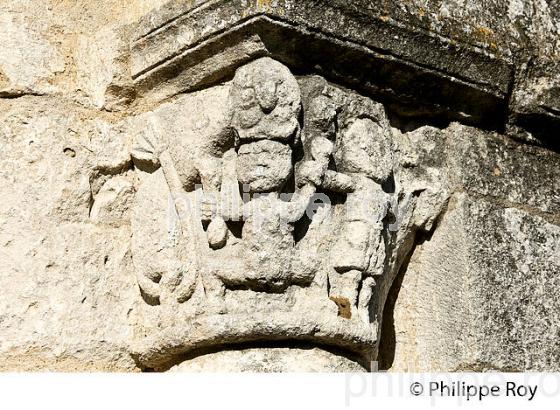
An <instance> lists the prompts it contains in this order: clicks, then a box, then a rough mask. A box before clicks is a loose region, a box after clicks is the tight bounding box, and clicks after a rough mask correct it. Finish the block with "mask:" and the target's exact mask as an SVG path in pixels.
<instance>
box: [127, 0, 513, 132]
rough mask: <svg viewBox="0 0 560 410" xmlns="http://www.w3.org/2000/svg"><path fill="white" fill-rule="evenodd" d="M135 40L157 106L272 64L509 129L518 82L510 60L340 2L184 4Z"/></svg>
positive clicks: (137, 72)
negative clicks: (258, 63)
mask: <svg viewBox="0 0 560 410" xmlns="http://www.w3.org/2000/svg"><path fill="white" fill-rule="evenodd" d="M133 32H134V33H135V35H134V37H133V41H132V44H131V53H132V56H131V74H132V77H133V80H134V83H135V85H136V88H137V89H138V91H139V93H140V95H142V96H146V97H148V98H150V99H154V100H156V101H158V100H162V99H165V98H167V97H170V96H173V95H176V94H178V93H182V92H185V91H191V90H195V89H199V88H203V87H205V86H208V85H210V84H213V83H216V82H219V81H223V80H225V79H228V78H231V76H232V75H233V72H234V71H235V69H236V68H237V67H238V66H240V65H241V64H244V63H246V62H247V61H250V60H252V59H255V58H258V57H261V56H265V55H268V56H271V57H273V58H275V59H277V60H279V61H282V62H283V63H284V64H287V65H288V66H290V67H291V68H292V69H293V70H294V72H300V73H302V74H307V73H318V74H321V75H323V76H325V77H327V78H329V79H331V80H333V81H335V82H338V83H340V84H342V85H349V86H351V87H353V88H357V89H359V90H363V91H364V92H367V93H369V94H373V95H376V96H379V98H381V99H386V101H388V102H398V103H399V104H405V105H409V106H412V107H423V108H422V109H421V110H420V111H418V112H426V111H428V112H436V113H444V114H446V115H448V116H449V117H451V118H453V119H460V120H463V121H467V122H471V123H474V124H481V125H487V126H490V127H493V128H499V127H500V124H503V123H504V122H505V119H506V116H507V107H508V100H509V94H510V88H511V84H512V82H513V76H514V65H513V64H512V62H511V61H509V60H508V59H507V58H505V57H498V56H496V55H493V54H491V53H489V52H488V51H486V50H482V49H481V48H478V47H475V46H472V45H468V44H462V43H459V42H457V41H454V40H451V39H448V38H444V37H442V36H439V35H437V34H435V33H432V32H429V31H427V30H423V29H418V28H413V27H408V26H407V25H405V24H402V23H399V22H396V21H394V20H392V19H389V18H386V17H384V16H382V15H378V14H377V13H376V12H375V11H372V10H368V9H361V10H358V9H357V7H356V5H355V4H353V2H343V1H337V0H327V1H322V2H321V3H320V5H318V4H317V2H316V1H313V0H298V1H293V0H279V1H263V0H256V1H255V0H252V1H247V0H211V1H176V0H174V1H171V2H169V3H168V4H167V5H165V6H163V7H161V8H160V9H158V10H155V11H153V12H151V13H149V14H148V15H146V16H145V17H144V18H142V19H141V20H140V21H139V22H138V23H137V25H136V26H135V27H134V29H133ZM405 111H412V112H413V114H412V115H415V114H414V112H415V111H417V110H416V109H415V108H414V109H411V110H408V109H405ZM405 115H406V113H405Z"/></svg>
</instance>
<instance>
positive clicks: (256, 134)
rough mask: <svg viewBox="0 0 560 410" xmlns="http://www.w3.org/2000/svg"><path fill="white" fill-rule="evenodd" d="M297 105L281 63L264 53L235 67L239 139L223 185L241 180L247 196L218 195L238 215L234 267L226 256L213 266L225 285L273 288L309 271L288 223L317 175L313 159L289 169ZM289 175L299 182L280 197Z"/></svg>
mask: <svg viewBox="0 0 560 410" xmlns="http://www.w3.org/2000/svg"><path fill="white" fill-rule="evenodd" d="M300 106H301V97H300V91H299V86H298V84H297V82H296V80H295V78H294V77H293V76H292V74H291V73H290V72H289V70H288V69H287V68H286V67H285V66H283V65H282V64H280V63H278V62H276V61H274V60H272V59H269V58H263V59H260V60H257V61H255V62H253V63H250V64H248V65H246V66H244V67H242V68H240V69H239V70H238V71H237V73H236V76H235V78H234V81H233V85H232V89H231V92H230V107H231V110H232V128H233V130H234V131H235V133H236V135H237V139H236V146H235V149H234V150H232V151H231V152H229V153H228V154H227V155H226V156H225V158H228V160H227V161H225V162H228V161H229V163H230V164H231V167H230V171H229V172H228V171H225V175H224V179H223V189H222V190H223V191H224V192H229V193H231V192H238V186H241V187H243V191H244V195H245V196H246V198H245V199H244V202H243V201H239V200H238V199H236V198H231V196H227V195H224V196H223V197H225V198H229V199H230V200H231V202H230V203H225V204H221V206H220V207H218V208H220V209H222V213H221V214H220V215H218V217H219V218H223V219H226V220H234V221H242V222H243V228H242V239H241V242H240V246H241V253H240V255H241V258H239V261H238V262H239V263H238V264H237V266H236V267H234V266H232V264H231V262H230V263H229V265H228V268H227V269H223V267H222V268H221V269H220V267H217V266H216V267H215V268H214V269H212V271H213V274H215V275H216V276H217V277H219V278H220V279H221V280H222V281H223V282H224V284H226V285H228V286H246V287H249V288H251V289H259V290H271V291H279V290H282V289H285V288H286V287H287V286H289V285H292V284H306V283H307V284H308V283H309V282H310V281H311V280H312V279H313V277H312V276H309V275H305V274H302V273H301V272H298V271H297V270H294V269H293V265H292V260H293V258H294V245H295V244H294V238H293V224H294V223H295V222H297V221H298V220H299V219H301V218H302V216H303V215H304V213H305V211H306V209H307V207H308V205H309V203H310V200H311V198H312V196H313V195H314V194H315V192H316V182H317V180H316V179H317V178H316V176H315V175H313V173H314V172H315V171H316V170H315V168H316V166H315V164H313V163H312V161H304V162H303V163H301V164H298V167H297V169H296V171H295V175H294V163H293V149H292V146H293V145H294V144H295V143H296V142H297V139H298V138H299V131H300V129H299V128H300V127H299V122H298V116H299V114H300ZM224 168H225V169H226V168H228V166H227V165H224ZM233 169H235V170H234V171H233ZM291 177H294V179H295V181H296V186H297V189H296V191H295V193H294V194H293V195H292V196H291V198H290V199H287V198H286V197H284V198H283V196H284V195H282V194H283V193H284V192H285V189H284V188H286V185H287V184H288V183H289V181H290V178H291ZM232 204H234V205H233V206H232ZM235 204H238V205H239V206H235Z"/></svg>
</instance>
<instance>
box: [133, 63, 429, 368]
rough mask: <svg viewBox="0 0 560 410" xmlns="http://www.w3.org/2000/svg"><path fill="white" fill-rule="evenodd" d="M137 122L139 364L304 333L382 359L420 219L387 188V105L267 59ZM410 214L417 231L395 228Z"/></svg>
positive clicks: (390, 165) (390, 177)
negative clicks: (393, 287) (393, 295)
mask: <svg viewBox="0 0 560 410" xmlns="http://www.w3.org/2000/svg"><path fill="white" fill-rule="evenodd" d="M205 104H207V106H205ZM207 107H212V108H207ZM133 129H134V130H136V131H135V133H136V135H137V136H136V143H135V147H134V149H133V158H134V160H135V164H136V168H137V170H138V188H137V191H138V193H137V196H136V207H135V211H134V216H133V230H134V237H133V261H134V263H135V266H136V269H137V273H138V283H139V286H140V288H141V290H142V292H143V295H144V301H146V302H148V303H147V304H146V303H144V304H142V305H141V306H140V310H141V311H142V315H143V317H144V319H143V320H144V322H145V324H146V325H145V328H144V329H143V330H142V334H143V336H140V337H139V342H138V347H137V351H138V356H139V359H140V361H141V362H143V363H146V364H147V365H150V366H164V364H165V363H166V362H168V361H170V360H171V358H172V357H173V356H175V355H177V354H181V353H185V352H188V351H189V350H193V349H196V348H199V347H205V346H209V345H214V344H224V343H237V342H245V341H258V340H292V339H294V340H307V341H315V342H319V343H328V344H333V345H337V346H339V347H342V348H345V349H348V350H349V351H352V352H354V353H358V354H360V355H362V357H363V358H364V360H369V359H372V358H374V357H375V351H376V344H377V341H378V323H379V320H380V312H381V309H382V305H383V303H384V298H385V295H386V292H387V290H388V284H389V285H390V282H391V281H392V277H394V275H395V273H396V271H397V269H398V267H399V265H398V263H397V260H396V259H398V257H399V255H401V253H402V251H403V249H401V248H404V247H406V246H409V241H408V240H407V237H408V236H409V235H410V234H411V232H412V231H413V230H414V226H416V225H417V224H416V222H410V221H412V218H411V214H410V212H409V213H408V214H407V213H406V212H408V211H406V212H405V211H403V209H401V208H399V201H397V194H398V193H397V192H394V191H395V190H394V189H390V188H389V189H388V188H387V187H393V188H394V185H395V181H394V172H395V169H394V168H395V165H394V164H395V160H394V158H393V153H394V150H393V147H392V135H391V128H390V126H389V123H388V120H387V117H386V115H385V111H384V108H383V106H382V105H381V104H378V103H374V102H373V101H371V100H370V99H368V98H365V97H362V96H359V95H357V94H354V93H351V92H348V91H345V90H343V89H339V88H336V87H334V86H331V85H329V84H328V83H327V82H326V81H325V80H324V79H322V78H320V77H305V78H301V79H299V80H297V79H296V78H295V77H294V76H293V75H292V74H291V73H290V71H289V69H288V68H287V67H285V66H284V65H282V64H280V63H279V62H277V61H274V60H272V59H270V58H262V59H259V60H256V61H253V62H251V63H249V64H247V65H245V66H243V67H241V68H239V69H238V70H237V73H236V75H235V78H234V80H233V81H232V83H230V84H228V85H225V86H219V87H215V88H213V89H209V90H205V91H201V92H199V93H195V94H193V95H188V96H186V97H184V99H183V100H179V101H177V102H175V103H171V104H167V105H164V106H162V107H160V108H159V109H158V110H156V111H154V112H152V113H148V114H146V115H143V116H141V117H140V118H138V119H137V122H136V124H135V125H133ZM167 198H171V201H169V202H167ZM166 205H170V206H167V207H166ZM401 207H402V204H401ZM399 212H400V213H403V212H405V219H406V220H405V225H406V224H407V223H408V224H409V225H410V226H408V227H406V226H405V227H404V228H402V227H399V228H398V229H393V230H391V229H389V223H388V221H389V220H395V219H398V217H397V214H398V213H399ZM435 212H437V211H435ZM161 224H165V226H166V229H165V230H164V229H162V227H161ZM158 238H159V239H158ZM154 249H155V250H154Z"/></svg>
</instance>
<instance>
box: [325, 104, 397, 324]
mask: <svg viewBox="0 0 560 410" xmlns="http://www.w3.org/2000/svg"><path fill="white" fill-rule="evenodd" d="M339 123H340V125H341V131H340V132H339V135H338V136H337V141H336V150H335V154H334V158H335V163H336V167H337V170H338V171H339V172H342V173H344V174H346V175H348V176H350V177H351V179H352V185H353V188H354V189H353V192H351V193H349V194H348V195H347V201H346V215H345V218H344V221H343V224H342V230H341V232H340V235H339V237H338V238H337V240H336V242H335V244H334V246H333V248H332V250H331V261H332V266H333V267H334V269H335V271H336V272H337V273H336V274H332V275H331V276H330V282H331V295H334V296H335V297H339V298H344V299H347V300H348V301H349V303H350V304H351V305H353V306H357V307H359V308H360V309H359V310H361V314H362V315H367V311H364V309H366V310H367V305H368V304H369V297H370V296H371V287H372V286H374V284H375V280H374V279H373V278H374V277H375V276H380V275H382V274H383V270H384V266H385V243H384V237H383V218H384V216H385V214H386V212H387V204H388V202H389V195H388V194H387V193H385V192H384V190H383V189H382V184H384V183H386V182H387V181H388V180H389V179H390V178H391V176H392V163H393V158H392V146H391V138H390V131H389V129H390V128H389V126H388V121H387V119H386V116H385V113H384V109H383V107H382V106H381V105H380V104H375V103H372V102H371V101H370V100H369V99H366V98H363V97H358V96H352V97H351V99H350V101H349V102H348V104H347V105H346V107H345V108H344V110H343V111H342V113H341V114H340V116H339ZM362 281H363V283H362V287H361V289H362V294H361V295H358V289H359V285H360V283H361V282H362ZM368 288H369V289H368ZM364 320H366V319H364Z"/></svg>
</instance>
